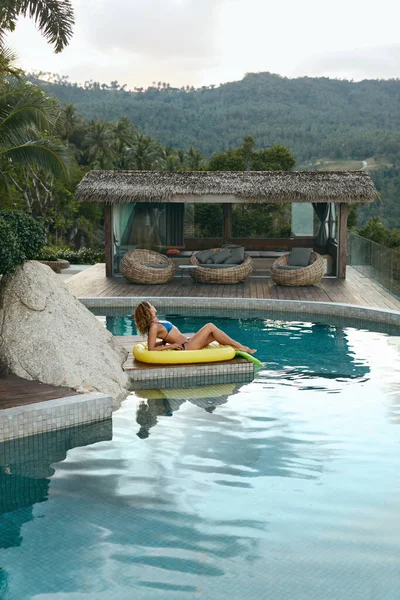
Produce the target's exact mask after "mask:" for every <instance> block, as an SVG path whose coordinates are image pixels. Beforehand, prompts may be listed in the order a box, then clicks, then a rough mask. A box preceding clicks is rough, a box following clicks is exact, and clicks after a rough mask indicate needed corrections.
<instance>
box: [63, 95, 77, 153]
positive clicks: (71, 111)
mask: <svg viewBox="0 0 400 600" xmlns="http://www.w3.org/2000/svg"><path fill="white" fill-rule="evenodd" d="M80 125H82V117H81V116H80V115H78V112H77V110H76V106H75V105H74V104H66V105H65V106H64V110H63V114H62V136H63V139H65V140H66V141H67V142H68V144H69V142H70V138H71V136H72V135H73V133H74V132H75V131H76V129H77V127H79V126H80Z"/></svg>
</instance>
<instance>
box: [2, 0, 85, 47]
mask: <svg viewBox="0 0 400 600" xmlns="http://www.w3.org/2000/svg"><path fill="white" fill-rule="evenodd" d="M20 16H23V17H26V16H28V17H29V18H31V19H33V21H34V22H35V25H36V26H37V28H38V29H39V31H40V32H41V33H42V34H43V35H44V37H45V38H46V39H47V41H48V42H49V43H50V44H52V45H53V46H54V51H55V52H56V53H57V52H61V51H62V50H64V48H65V47H66V46H67V45H68V43H69V40H70V39H71V37H72V33H73V31H72V28H73V25H74V11H73V8H72V3H71V0H7V1H6V2H4V1H3V2H1V7H0V46H2V45H3V42H4V32H5V31H14V29H15V26H16V23H17V20H18V18H19V17H20Z"/></svg>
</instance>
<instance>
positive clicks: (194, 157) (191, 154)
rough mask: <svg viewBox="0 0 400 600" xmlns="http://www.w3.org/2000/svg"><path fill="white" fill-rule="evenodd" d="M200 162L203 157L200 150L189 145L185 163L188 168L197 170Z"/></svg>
mask: <svg viewBox="0 0 400 600" xmlns="http://www.w3.org/2000/svg"><path fill="white" fill-rule="evenodd" d="M202 162H203V157H202V155H201V154H200V152H199V151H198V150H197V148H194V146H190V148H189V150H188V151H187V164H188V167H189V169H191V170H192V171H198V170H199V169H200V167H201V165H202Z"/></svg>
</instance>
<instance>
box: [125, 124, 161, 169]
mask: <svg viewBox="0 0 400 600" xmlns="http://www.w3.org/2000/svg"><path fill="white" fill-rule="evenodd" d="M129 156H130V159H131V163H132V167H133V168H134V169H137V170H138V171H151V170H152V169H155V168H157V167H158V166H159V165H160V162H161V160H162V156H163V151H162V148H161V146H160V145H159V144H158V143H157V142H156V141H155V140H153V139H152V138H151V137H148V136H145V135H143V133H137V134H136V136H135V140H134V143H133V146H132V148H131V149H130V151H129Z"/></svg>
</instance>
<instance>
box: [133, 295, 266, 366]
mask: <svg viewBox="0 0 400 600" xmlns="http://www.w3.org/2000/svg"><path fill="white" fill-rule="evenodd" d="M133 318H134V320H135V323H136V327H137V330H138V331H139V333H141V334H142V335H147V347H148V349H149V350H200V348H204V347H205V346H208V344H210V343H211V342H218V343H219V344H221V345H224V346H232V347H233V348H236V350H243V351H244V352H248V353H250V354H254V352H255V350H252V349H251V348H248V347H247V346H243V345H242V344H239V342H236V341H235V340H233V339H232V338H230V337H229V336H228V335H226V333H224V332H223V331H222V330H221V329H218V327H217V326H216V325H214V323H207V325H204V327H202V328H201V329H199V331H198V332H197V333H195V334H194V335H193V336H192V337H191V338H188V337H186V336H185V335H183V333H181V332H180V331H179V329H178V328H177V327H175V325H173V324H172V323H171V322H170V321H159V320H158V319H157V309H156V308H154V306H153V305H152V304H150V302H147V301H144V302H141V303H140V304H138V306H137V307H136V308H135V312H134V315H133ZM157 338H158V339H161V341H157Z"/></svg>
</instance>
